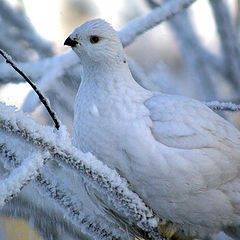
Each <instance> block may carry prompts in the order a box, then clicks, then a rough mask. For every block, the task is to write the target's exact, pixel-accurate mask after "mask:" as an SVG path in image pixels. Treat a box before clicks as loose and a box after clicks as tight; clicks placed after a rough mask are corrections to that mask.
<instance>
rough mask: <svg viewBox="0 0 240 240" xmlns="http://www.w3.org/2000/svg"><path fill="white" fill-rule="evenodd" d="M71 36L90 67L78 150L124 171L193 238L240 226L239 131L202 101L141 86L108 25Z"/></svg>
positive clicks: (76, 133) (79, 101)
mask: <svg viewBox="0 0 240 240" xmlns="http://www.w3.org/2000/svg"><path fill="white" fill-rule="evenodd" d="M91 36H98V37H99V41H98V42H97V43H91V41H90V38H91ZM69 38H70V39H71V40H73V41H75V42H76V45H75V46H73V50H74V51H75V52H76V54H77V55H78V56H79V57H80V61H81V63H82V65H83V79H82V83H81V85H80V88H79V90H78V94H77V97H76V102H75V114H74V126H73V144H74V145H75V146H76V147H78V148H80V149H81V150H82V151H84V152H91V153H92V154H94V155H95V156H96V157H97V158H99V159H101V160H102V161H103V162H105V163H106V164H107V165H108V166H109V167H111V168H113V169H116V170H117V171H118V172H119V173H120V174H121V175H122V176H123V177H125V178H127V179H128V181H129V182H130V185H131V187H132V189H133V190H134V191H136V192H137V193H138V194H139V195H140V196H141V197H142V198H143V199H144V201H145V202H146V203H147V204H149V206H150V207H151V208H153V210H154V211H155V212H156V213H157V214H158V215H159V216H160V217H163V218H164V219H168V220H170V221H172V222H173V223H175V224H177V225H178V227H179V228H180V229H183V230H184V232H185V234H186V235H190V236H194V237H199V238H201V237H203V236H206V235H208V234H210V233H214V232H219V231H220V230H221V229H224V228H226V227H228V226H239V225H240V178H239V169H240V133H239V131H238V130H237V129H236V128H235V127H234V126H232V125H231V124H230V123H229V122H227V121H225V120H224V119H223V118H221V117H219V116H218V115H217V114H215V113H214V112H213V111H212V110H210V109H209V108H208V107H207V106H205V105H204V104H202V103H200V102H199V101H196V100H193V99H190V98H186V97H182V96H170V95H165V94H161V93H158V94H156V93H153V92H150V91H148V90H146V89H144V88H142V87H141V86H139V85H138V84H137V83H136V82H135V81H134V79H133V78H132V75H131V73H130V71H129V68H128V65H127V63H126V58H125V54H124V51H123V48H122V45H121V43H120V41H119V39H118V37H117V35H116V32H115V31H114V30H113V28H112V27H111V26H110V25H109V24H108V23H106V22H105V21H104V20H101V19H96V20H92V21H89V22H87V23H85V24H83V25H82V26H80V27H79V28H77V29H76V30H75V31H74V32H73V33H72V34H71V35H70V36H69Z"/></svg>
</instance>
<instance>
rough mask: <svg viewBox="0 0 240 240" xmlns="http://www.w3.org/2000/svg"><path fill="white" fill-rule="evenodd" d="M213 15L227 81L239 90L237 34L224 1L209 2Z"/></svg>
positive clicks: (239, 74)
mask: <svg viewBox="0 0 240 240" xmlns="http://www.w3.org/2000/svg"><path fill="white" fill-rule="evenodd" d="M209 2H210V4H211V6H212V9H213V13H214V15H215V19H216V24H217V29H218V33H219V36H220V40H221V47H222V52H223V57H224V61H225V68H226V71H227V77H228V79H229V80H230V81H231V82H232V83H233V84H234V86H235V87H236V89H237V91H238V92H239V90H240V77H239V76H240V49H239V42H238V38H237V32H236V30H235V28H234V24H233V22H232V20H231V17H230V13H229V11H228V8H227V6H226V3H225V2H224V1H219V0H209Z"/></svg>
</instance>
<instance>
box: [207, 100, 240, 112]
mask: <svg viewBox="0 0 240 240" xmlns="http://www.w3.org/2000/svg"><path fill="white" fill-rule="evenodd" d="M205 104H206V105H207V106H208V107H209V108H211V109H212V110H216V111H230V112H238V111H240V105H237V104H234V103H231V102H218V101H212V102H206V103H205Z"/></svg>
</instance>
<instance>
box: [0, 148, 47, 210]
mask: <svg viewBox="0 0 240 240" xmlns="http://www.w3.org/2000/svg"><path fill="white" fill-rule="evenodd" d="M44 159H45V158H43V156H42V155H41V154H40V153H37V152H36V153H31V154H29V157H28V158H27V159H25V160H24V161H23V162H22V165H21V166H19V167H18V168H15V169H13V170H12V172H11V173H10V175H9V176H8V177H7V178H6V179H3V180H1V181H0V208H1V207H3V205H4V204H5V203H6V202H7V201H9V200H10V199H12V198H13V197H15V196H16V195H17V194H18V193H19V192H20V191H21V189H22V188H23V187H24V186H25V185H26V184H28V183H29V182H30V181H31V180H32V179H33V178H34V177H36V176H37V174H38V172H39V171H40V169H41V168H42V166H43V164H44V162H45V161H44Z"/></svg>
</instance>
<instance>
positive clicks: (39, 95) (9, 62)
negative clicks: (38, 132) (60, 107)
mask: <svg viewBox="0 0 240 240" xmlns="http://www.w3.org/2000/svg"><path fill="white" fill-rule="evenodd" d="M0 54H1V55H2V56H3V57H4V59H5V60H6V63H8V64H10V65H11V66H12V68H13V69H15V70H16V72H18V73H19V74H20V75H21V76H22V77H23V78H24V79H25V80H26V81H27V82H28V83H29V84H30V86H31V87H32V88H33V90H34V91H35V92H36V94H37V95H38V97H39V100H40V101H41V102H42V103H43V105H44V106H45V108H46V109H47V111H48V113H49V114H50V116H51V118H52V120H53V122H54V124H55V127H56V129H57V130H58V129H59V128H60V122H59V120H58V118H57V116H56V113H55V112H54V111H53V110H52V109H51V107H50V105H49V103H48V101H47V99H46V98H45V97H44V96H43V95H42V93H41V92H40V91H39V90H38V88H37V86H36V85H35V84H34V83H33V82H32V81H31V80H30V79H29V78H28V77H27V75H26V74H25V73H24V72H23V71H21V70H20V69H19V68H18V67H17V66H16V65H15V64H14V63H13V61H12V60H11V59H10V58H9V57H8V56H7V54H6V53H5V52H4V51H3V50H2V49H0Z"/></svg>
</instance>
